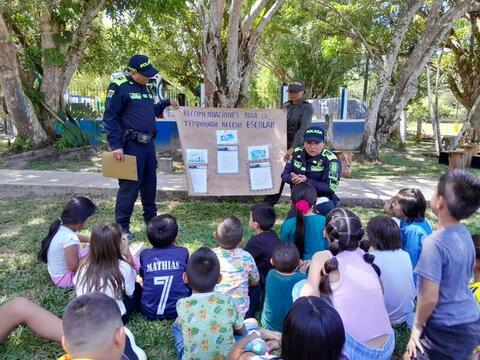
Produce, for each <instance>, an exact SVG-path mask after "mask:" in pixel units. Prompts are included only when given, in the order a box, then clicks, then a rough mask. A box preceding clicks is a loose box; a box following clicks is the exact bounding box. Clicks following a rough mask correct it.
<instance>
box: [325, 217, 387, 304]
mask: <svg viewBox="0 0 480 360" xmlns="http://www.w3.org/2000/svg"><path fill="white" fill-rule="evenodd" d="M325 232H326V234H327V237H328V239H329V240H330V241H331V244H330V252H331V253H332V255H333V257H332V258H331V259H330V260H327V261H326V262H325V266H324V268H325V273H326V274H325V275H322V277H321V280H320V292H321V293H322V294H324V295H330V294H332V289H331V287H330V281H329V278H328V274H329V273H330V272H332V271H334V270H337V268H338V260H337V258H336V255H338V254H339V253H340V252H342V251H354V250H356V249H357V248H360V249H362V250H363V251H365V254H364V255H363V259H364V260H365V261H366V262H367V263H369V264H371V265H372V267H373V269H374V270H375V272H376V273H377V275H378V276H380V269H379V268H378V266H377V265H375V264H374V263H373V260H374V259H375V256H373V255H372V254H369V253H368V249H369V248H370V243H369V242H368V240H365V239H363V235H364V231H363V228H362V222H361V221H360V218H359V217H358V216H357V215H356V214H355V213H354V212H353V211H351V210H348V209H344V208H336V209H333V210H332V211H330V212H329V213H328V215H327V220H326V227H325Z"/></svg>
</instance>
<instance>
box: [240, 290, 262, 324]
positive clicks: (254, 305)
mask: <svg viewBox="0 0 480 360" xmlns="http://www.w3.org/2000/svg"><path fill="white" fill-rule="evenodd" d="M264 291H265V289H262V286H261V285H257V286H249V287H248V297H249V298H250V306H249V307H248V311H247V313H246V314H245V319H248V318H254V317H255V315H256V314H257V312H258V310H260V309H261V307H262V302H263V301H262V298H263V293H264Z"/></svg>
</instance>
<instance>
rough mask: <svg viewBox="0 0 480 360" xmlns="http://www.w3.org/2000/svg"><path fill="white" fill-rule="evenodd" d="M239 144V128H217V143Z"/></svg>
mask: <svg viewBox="0 0 480 360" xmlns="http://www.w3.org/2000/svg"><path fill="white" fill-rule="evenodd" d="M236 144H238V133H237V130H217V145H236Z"/></svg>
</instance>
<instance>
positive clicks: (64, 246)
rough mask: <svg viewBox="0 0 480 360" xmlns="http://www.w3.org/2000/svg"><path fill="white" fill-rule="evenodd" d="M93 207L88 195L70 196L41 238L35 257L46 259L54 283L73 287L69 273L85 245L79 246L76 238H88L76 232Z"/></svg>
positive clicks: (71, 275) (73, 271)
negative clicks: (45, 234) (46, 232)
mask: <svg viewBox="0 0 480 360" xmlns="http://www.w3.org/2000/svg"><path fill="white" fill-rule="evenodd" d="M95 210H96V206H95V204H94V203H93V202H92V201H91V200H90V199H87V198H86V197H83V196H74V197H72V198H71V199H70V201H68V203H67V204H66V205H65V207H64V208H63V211H62V214H61V215H60V217H59V218H58V219H56V220H55V221H54V222H53V223H52V224H51V225H50V228H49V229H48V234H47V236H45V238H44V239H43V240H42V244H41V247H40V251H39V252H38V259H39V260H40V261H43V262H45V263H47V269H48V273H49V274H50V278H51V279H52V281H53V283H54V284H55V285H56V286H58V287H61V288H71V287H73V277H74V276H75V273H76V272H77V270H78V265H79V263H80V258H82V257H84V256H85V255H86V254H87V252H88V247H86V248H83V249H80V242H88V241H89V239H88V237H85V236H79V235H77V234H76V233H77V232H79V231H80V230H82V229H83V228H84V227H85V226H86V223H87V220H88V218H89V217H90V216H92V215H93V214H94V213H95Z"/></svg>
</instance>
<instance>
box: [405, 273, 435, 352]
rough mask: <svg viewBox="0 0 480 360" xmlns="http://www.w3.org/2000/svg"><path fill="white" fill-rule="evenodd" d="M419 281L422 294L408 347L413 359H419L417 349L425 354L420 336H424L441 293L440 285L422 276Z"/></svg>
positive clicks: (420, 294)
mask: <svg viewBox="0 0 480 360" xmlns="http://www.w3.org/2000/svg"><path fill="white" fill-rule="evenodd" d="M418 281H419V284H420V285H419V287H420V292H419V294H418V303H417V312H416V314H415V321H414V323H413V328H412V332H411V334H410V340H409V341H408V345H407V352H408V354H409V355H410V356H412V357H417V348H418V349H420V351H421V352H422V353H423V352H424V351H423V348H422V345H421V344H420V336H421V335H422V332H423V327H424V326H425V323H426V322H427V320H428V318H429V317H430V316H431V315H432V312H433V310H435V307H436V306H437V303H438V295H439V292H440V286H439V284H437V283H435V282H433V281H431V280H428V279H426V278H424V277H422V276H419V277H418Z"/></svg>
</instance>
